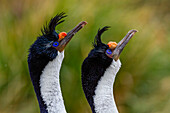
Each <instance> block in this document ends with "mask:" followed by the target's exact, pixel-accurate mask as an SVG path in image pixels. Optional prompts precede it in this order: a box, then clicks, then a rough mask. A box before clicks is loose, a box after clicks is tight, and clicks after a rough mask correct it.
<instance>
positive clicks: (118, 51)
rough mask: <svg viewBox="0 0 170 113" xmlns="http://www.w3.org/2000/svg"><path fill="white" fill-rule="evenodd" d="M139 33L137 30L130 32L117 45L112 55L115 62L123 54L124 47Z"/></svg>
mask: <svg viewBox="0 0 170 113" xmlns="http://www.w3.org/2000/svg"><path fill="white" fill-rule="evenodd" d="M136 32H137V30H130V31H129V32H128V33H127V35H126V36H125V37H124V38H123V39H122V40H121V41H120V42H119V43H118V44H117V46H116V48H115V49H114V50H113V52H112V54H111V55H110V56H111V57H112V58H113V59H114V60H115V61H117V60H118V59H119V56H120V54H121V52H122V51H123V49H124V47H125V46H126V45H127V43H128V42H129V40H130V39H131V38H132V37H133V35H134V34H135V33H136Z"/></svg>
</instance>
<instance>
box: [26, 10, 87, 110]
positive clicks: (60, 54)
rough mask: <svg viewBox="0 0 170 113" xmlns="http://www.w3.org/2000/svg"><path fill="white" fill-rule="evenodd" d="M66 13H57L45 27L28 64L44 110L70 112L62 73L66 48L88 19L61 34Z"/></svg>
mask: <svg viewBox="0 0 170 113" xmlns="http://www.w3.org/2000/svg"><path fill="white" fill-rule="evenodd" d="M64 17H66V15H65V13H60V14H57V15H56V16H55V17H54V18H52V19H51V21H50V22H49V24H48V25H47V26H45V27H44V29H42V36H39V37H38V38H37V40H36V41H35V42H34V43H33V44H32V45H31V47H30V49H29V55H28V66H29V72H30V77H31V80H32V84H33V86H34V90H35V93H36V96H37V99H38V102H39V107H40V112H41V113H66V110H65V106H64V101H63V97H62V93H61V88H60V80H59V73H60V68H61V64H62V61H63V58H64V51H63V50H64V48H65V46H66V45H67V43H68V42H69V41H70V40H71V38H72V37H73V36H74V35H75V33H77V32H78V31H79V30H80V29H81V28H83V27H84V25H86V24H87V23H86V22H84V21H83V22H80V23H79V24H78V25H77V26H76V27H75V28H74V29H72V30H71V31H70V32H68V33H65V32H61V33H57V32H56V31H55V27H56V26H57V25H59V24H60V23H62V22H64V20H63V18H64Z"/></svg>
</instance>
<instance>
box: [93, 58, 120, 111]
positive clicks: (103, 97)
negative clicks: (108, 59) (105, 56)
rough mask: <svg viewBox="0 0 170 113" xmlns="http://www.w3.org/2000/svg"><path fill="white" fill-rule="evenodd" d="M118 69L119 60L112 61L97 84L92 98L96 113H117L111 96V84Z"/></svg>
mask: <svg viewBox="0 0 170 113" xmlns="http://www.w3.org/2000/svg"><path fill="white" fill-rule="evenodd" d="M120 67H121V62H120V60H117V61H115V60H113V61H112V63H111V65H110V66H109V67H108V68H107V69H106V71H105V73H104V75H103V76H102V77H101V79H100V81H99V82H98V85H97V87H96V90H95V95H94V96H93V99H94V107H95V111H96V113H118V110H117V107H116V104H115V100H114V96H113V84H114V81H115V77H116V74H117V72H118V71H119V69H120Z"/></svg>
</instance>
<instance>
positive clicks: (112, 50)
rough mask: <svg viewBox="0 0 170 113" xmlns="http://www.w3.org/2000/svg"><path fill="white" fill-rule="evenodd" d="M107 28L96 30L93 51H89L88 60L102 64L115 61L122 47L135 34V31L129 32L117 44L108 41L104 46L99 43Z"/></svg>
mask: <svg viewBox="0 0 170 113" xmlns="http://www.w3.org/2000/svg"><path fill="white" fill-rule="evenodd" d="M108 28H109V27H108V26H105V27H103V28H102V29H99V30H98V33H97V35H96V36H95V39H94V43H93V46H94V49H92V50H91V52H90V54H89V56H88V57H90V58H98V59H101V60H100V61H101V62H103V63H104V64H105V63H106V62H107V61H110V60H115V61H117V60H118V59H119V56H120V54H121V52H122V51H123V49H124V47H125V46H126V45H127V43H128V42H129V40H130V39H131V38H132V37H133V35H134V34H135V33H136V32H137V30H130V31H129V32H128V33H127V35H126V36H125V37H124V38H123V39H122V40H121V41H120V42H119V43H118V44H117V43H116V42H112V41H110V42H109V43H108V44H104V43H103V42H102V41H101V35H102V33H103V32H104V31H106V30H108Z"/></svg>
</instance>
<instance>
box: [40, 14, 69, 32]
mask: <svg viewBox="0 0 170 113" xmlns="http://www.w3.org/2000/svg"><path fill="white" fill-rule="evenodd" d="M66 16H67V15H65V13H64V12H62V13H59V14H57V15H56V16H55V17H53V18H52V19H51V20H50V22H49V24H46V25H45V26H44V27H43V29H41V32H42V34H43V35H54V34H55V27H56V26H57V25H59V24H60V23H62V22H64V20H62V19H63V18H65V17H66Z"/></svg>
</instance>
